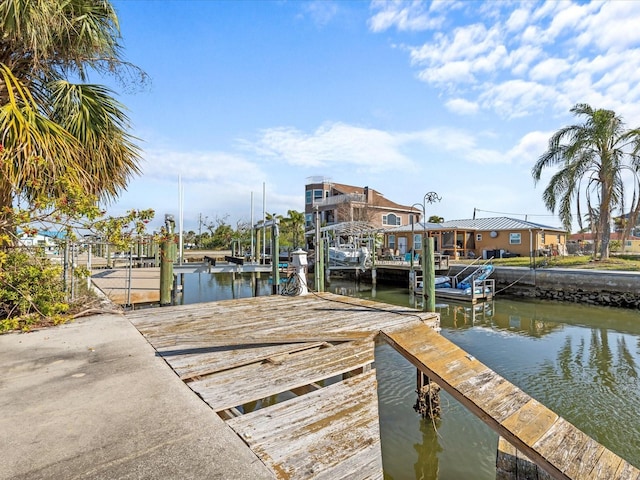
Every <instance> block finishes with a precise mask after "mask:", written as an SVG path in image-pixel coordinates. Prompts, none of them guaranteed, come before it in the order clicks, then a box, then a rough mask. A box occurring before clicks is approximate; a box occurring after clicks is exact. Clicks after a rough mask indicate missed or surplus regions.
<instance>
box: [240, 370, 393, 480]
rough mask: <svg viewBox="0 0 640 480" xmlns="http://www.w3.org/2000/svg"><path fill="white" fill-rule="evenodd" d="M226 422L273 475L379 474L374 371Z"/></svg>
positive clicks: (349, 476) (361, 476)
mask: <svg viewBox="0 0 640 480" xmlns="http://www.w3.org/2000/svg"><path fill="white" fill-rule="evenodd" d="M228 424H229V425H230V426H231V428H233V429H234V430H235V431H236V433H238V435H240V436H241V437H242V438H243V439H244V441H245V442H246V443H247V444H248V445H249V446H250V447H251V448H252V450H253V451H254V452H256V454H257V455H258V456H259V457H260V458H261V460H262V461H263V462H264V463H265V464H266V465H267V466H269V467H270V468H271V469H272V470H273V472H274V474H275V475H276V478H280V479H290V478H291V479H295V478H324V479H341V478H343V479H365V478H376V479H381V478H382V461H381V450H380V441H379V438H380V437H379V427H378V404H377V394H376V379H375V371H371V372H369V373H365V374H362V375H358V376H356V377H352V378H350V379H348V380H345V381H343V382H339V383H337V384H334V385H330V386H328V387H325V388H322V389H320V390H318V391H315V392H312V393H310V394H308V395H304V396H302V397H298V398H296V399H293V400H289V401H287V402H283V403H280V404H277V405H274V406H271V407H268V408H265V409H262V410H258V411H256V412H253V413H249V414H246V415H244V416H243V417H239V418H234V419H231V420H229V422H228Z"/></svg>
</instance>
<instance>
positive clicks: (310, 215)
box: [304, 213, 313, 227]
mask: <svg viewBox="0 0 640 480" xmlns="http://www.w3.org/2000/svg"><path fill="white" fill-rule="evenodd" d="M304 223H305V225H306V226H307V227H311V226H313V213H307V214H305V216H304Z"/></svg>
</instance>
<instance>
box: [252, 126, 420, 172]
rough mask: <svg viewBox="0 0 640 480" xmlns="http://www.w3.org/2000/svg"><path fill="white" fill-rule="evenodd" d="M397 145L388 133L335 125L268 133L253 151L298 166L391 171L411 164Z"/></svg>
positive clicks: (285, 129)
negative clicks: (308, 132)
mask: <svg viewBox="0 0 640 480" xmlns="http://www.w3.org/2000/svg"><path fill="white" fill-rule="evenodd" d="M398 146H399V140H398V138H397V136H395V135H393V134H391V133H389V132H384V131H381V130H376V129H366V128H362V127H355V126H352V125H346V124H343V123H333V124H325V125H323V126H321V127H320V128H318V129H317V130H316V131H315V132H313V133H312V134H307V133H304V132H301V131H300V130H297V129H295V128H273V129H269V130H265V131H263V132H261V136H260V138H259V140H258V141H257V142H256V143H255V144H253V145H251V148H253V149H254V150H255V151H256V152H257V153H258V154H260V155H262V156H264V157H267V158H271V159H278V160H282V161H284V162H286V163H289V164H291V165H296V166H304V167H314V168H315V167H328V166H330V165H343V166H345V167H348V166H356V167H359V168H366V169H368V170H372V171H388V170H394V169H396V168H408V167H410V166H411V165H412V161H411V160H410V159H409V158H408V157H406V156H405V155H403V154H402V153H400V151H399V150H398Z"/></svg>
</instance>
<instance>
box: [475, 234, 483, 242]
mask: <svg viewBox="0 0 640 480" xmlns="http://www.w3.org/2000/svg"><path fill="white" fill-rule="evenodd" d="M481 241H482V234H481V233H477V234H476V242H481Z"/></svg>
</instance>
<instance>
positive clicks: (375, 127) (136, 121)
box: [93, 0, 640, 230]
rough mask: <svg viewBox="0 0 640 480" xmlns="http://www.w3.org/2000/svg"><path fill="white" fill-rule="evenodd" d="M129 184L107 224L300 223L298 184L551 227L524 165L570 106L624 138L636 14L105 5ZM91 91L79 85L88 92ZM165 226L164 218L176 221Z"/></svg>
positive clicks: (635, 95) (299, 4) (631, 119)
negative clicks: (330, 185) (619, 126)
mask: <svg viewBox="0 0 640 480" xmlns="http://www.w3.org/2000/svg"><path fill="white" fill-rule="evenodd" d="M113 3H114V6H115V8H116V10H117V12H118V15H119V19H120V26H121V30H122V37H123V38H122V44H123V47H124V57H125V58H126V60H128V61H130V62H132V63H134V64H136V65H138V66H139V67H141V68H142V69H143V70H144V71H146V72H147V74H148V75H149V76H150V79H151V83H150V84H149V86H148V87H147V88H144V89H142V90H138V91H135V92H124V91H122V90H121V89H119V87H117V86H114V88H115V89H116V90H117V91H118V92H119V94H120V95H119V99H120V100H121V101H122V103H124V104H125V105H126V106H127V108H128V110H129V111H128V113H129V116H130V118H131V121H132V124H133V132H132V133H133V134H134V135H135V136H137V137H138V138H140V139H141V142H140V145H141V147H142V149H143V158H144V160H143V163H142V164H141V167H142V170H143V174H142V175H141V176H139V177H136V178H135V179H134V180H132V181H131V183H130V185H129V187H128V189H127V191H125V192H123V193H122V194H121V196H120V197H119V199H118V200H117V201H115V202H114V203H112V204H111V205H109V207H108V210H109V213H110V214H113V215H119V214H122V213H124V212H125V211H127V210H130V209H140V208H153V209H154V210H155V211H156V220H154V221H153V222H152V223H151V228H152V229H153V228H158V227H159V226H160V225H162V223H163V218H164V214H165V213H172V214H174V215H176V216H177V215H178V213H179V189H178V178H179V176H180V177H181V179H182V185H183V188H184V228H185V229H186V230H197V227H198V217H199V215H200V214H202V215H203V217H204V216H206V217H207V218H208V221H213V220H214V219H216V218H226V219H227V223H230V224H231V225H234V226H235V224H236V222H237V221H238V220H246V221H248V220H249V219H250V218H251V195H252V192H253V198H254V206H253V211H254V213H253V215H254V220H257V219H259V218H261V217H262V209H263V204H262V199H263V193H262V192H263V185H264V186H265V191H266V195H265V197H266V207H265V208H266V211H267V212H270V213H277V214H282V215H286V213H287V210H290V209H294V210H298V211H303V210H304V185H305V183H306V179H307V178H308V177H311V176H323V177H328V178H330V179H332V180H333V181H335V182H337V183H346V184H351V185H359V186H362V187H364V186H369V187H370V188H374V189H376V190H378V191H380V192H382V193H383V194H384V195H385V196H386V197H387V198H388V199H390V200H393V201H396V202H398V203H402V204H406V205H411V204H413V203H416V202H417V203H422V199H423V196H424V194H425V193H427V192H430V191H435V192H437V193H438V194H439V195H440V196H441V198H442V200H441V202H439V203H436V204H433V205H428V208H427V216H430V215H436V214H437V215H439V216H441V217H444V218H445V220H455V219H465V218H471V217H472V216H473V211H474V208H475V209H478V213H477V215H478V216H480V217H489V216H499V215H506V216H512V217H515V218H525V215H526V216H527V217H526V218H528V219H529V220H531V221H534V222H538V223H542V224H546V225H551V226H559V221H558V220H557V218H556V217H554V216H553V215H552V214H551V213H550V212H548V211H547V210H546V209H545V207H544V205H543V202H542V199H541V198H542V192H543V190H544V187H545V186H546V183H547V180H548V178H549V176H550V173H551V172H549V174H547V175H545V177H543V179H542V181H541V182H540V183H539V184H538V185H537V186H535V185H534V182H533V179H532V177H531V167H532V166H533V164H534V163H535V161H536V160H537V158H538V157H539V156H540V155H541V154H542V153H543V152H544V150H545V148H546V144H547V141H548V139H549V137H550V135H551V134H552V133H553V132H554V131H556V130H558V129H559V128H561V127H563V126H566V125H569V124H572V123H574V122H575V120H576V119H575V118H574V117H572V116H571V114H570V113H569V110H570V108H571V107H572V106H573V105H575V104H576V103H588V104H590V105H592V106H593V107H594V108H608V109H612V110H614V111H616V113H618V114H619V115H621V116H622V117H623V118H624V120H625V121H626V123H627V126H628V127H636V126H640V101H639V100H640V81H639V80H640V28H638V25H640V2H636V1H615V2H560V1H550V2H533V1H531V2H509V1H490V2H480V1H467V0H465V1H433V2H432V1H425V2H421V1H412V2H403V1H398V2H388V1H385V2H379V1H373V2H365V1H335V2H334V1H330V0H327V1H273V2H271V1H267V0H260V1H249V0H242V1H206V0H201V1H188V0H175V1H150V0H147V1H142V0H116V1H114V2H113ZM93 80H95V79H93ZM176 218H177V217H176Z"/></svg>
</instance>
